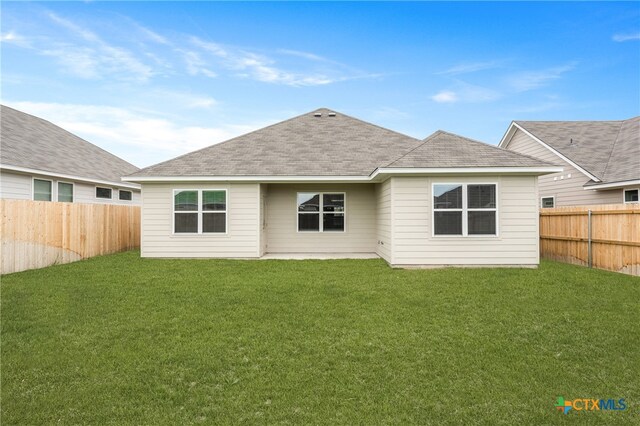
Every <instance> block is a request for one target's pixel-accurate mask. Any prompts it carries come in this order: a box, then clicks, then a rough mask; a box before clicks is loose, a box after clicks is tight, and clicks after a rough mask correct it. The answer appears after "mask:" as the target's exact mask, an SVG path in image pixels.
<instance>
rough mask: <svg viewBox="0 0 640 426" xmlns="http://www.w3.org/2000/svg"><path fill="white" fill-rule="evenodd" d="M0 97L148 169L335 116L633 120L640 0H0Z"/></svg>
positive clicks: (433, 126) (417, 130)
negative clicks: (298, 121)
mask: <svg viewBox="0 0 640 426" xmlns="http://www.w3.org/2000/svg"><path fill="white" fill-rule="evenodd" d="M1 40H2V103H4V104H7V105H10V106H13V107H15V108H17V109H20V110H23V111H25V112H29V113H32V114H35V115H38V116H41V117H43V118H46V119H49V120H51V121H53V122H54V123H56V124H58V125H61V126H62V127H64V128H66V129H68V130H70V131H72V132H73V133H76V134H78V135H80V136H82V137H84V138H85V139H87V140H89V141H91V142H93V143H96V144H97V145H99V146H101V147H103V148H105V149H107V150H109V151H111V152H113V153H115V154H116V155H119V156H121V157H123V158H125V159H127V160H129V161H131V162H133V163H134V164H136V165H138V166H146V165H150V164H153V163H156V162H159V161H162V160H166V159H169V158H172V157H174V156H177V155H179V154H183V153H185V152H188V151H192V150H194V149H197V148H201V147H204V146H208V145H211V144H213V143H217V142H221V141H223V140H226V139H228V138H230V137H232V136H236V135H239V134H242V133H246V132H248V131H250V130H254V129H257V128H260V127H263V126H265V125H268V124H271V123H274V122H277V121H280V120H283V119H286V118H289V117H291V116H293V115H298V114H301V113H304V112H307V111H311V110H313V109H316V108H318V107H329V108H333V109H336V110H338V111H341V112H344V113H346V114H350V115H353V116H356V117H358V118H362V119H364V120H367V121H371V122H374V123H376V124H379V125H382V126H385V127H388V128H391V129H393V130H397V131H400V132H403V133H406V134H409V135H411V136H414V137H418V138H424V137H426V136H428V135H429V134H431V133H432V132H434V131H435V130H437V129H443V130H448V131H451V132H455V133H459V134H461V135H464V136H468V137H471V138H475V139H479V140H482V141H485V142H488V143H493V144H496V143H498V142H499V140H500V138H501V137H502V135H503V133H504V132H505V131H506V129H507V126H508V125H509V123H510V121H511V120H514V119H523V120H596V119H600V120H615V119H624V118H629V117H632V116H635V115H639V114H640V3H638V2H626V3H591V2H590V3H574V2H572V3H548V2H540V3H506V2H500V3H480V2H477V3H461V2H460V3H444V2H439V3H365V2H358V3H330V2H318V3H291V2H284V3H207V2H195V3H184V2H181V3H172V2H135V3H116V2H88V3H54V2H43V3H22V2H21V3H8V2H3V4H2V30H1Z"/></svg>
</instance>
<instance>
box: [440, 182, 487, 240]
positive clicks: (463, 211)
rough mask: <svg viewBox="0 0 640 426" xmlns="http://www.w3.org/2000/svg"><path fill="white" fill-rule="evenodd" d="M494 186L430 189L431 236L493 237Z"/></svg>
mask: <svg viewBox="0 0 640 426" xmlns="http://www.w3.org/2000/svg"><path fill="white" fill-rule="evenodd" d="M496 187H497V185H496V184H486V183H469V184H458V183H454V184H451V183H447V184H444V183H443V184H434V185H433V235H436V236H446V235H458V236H469V235H497V215H498V210H497V198H496V192H497V191H496Z"/></svg>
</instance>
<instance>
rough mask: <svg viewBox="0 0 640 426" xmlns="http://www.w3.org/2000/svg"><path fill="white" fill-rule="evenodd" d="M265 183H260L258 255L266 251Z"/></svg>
mask: <svg viewBox="0 0 640 426" xmlns="http://www.w3.org/2000/svg"><path fill="white" fill-rule="evenodd" d="M266 195H267V184H265V183H263V184H260V222H259V224H258V225H259V227H260V256H263V255H264V254H265V253H266V252H267V216H266V213H265V211H266V208H267V197H266Z"/></svg>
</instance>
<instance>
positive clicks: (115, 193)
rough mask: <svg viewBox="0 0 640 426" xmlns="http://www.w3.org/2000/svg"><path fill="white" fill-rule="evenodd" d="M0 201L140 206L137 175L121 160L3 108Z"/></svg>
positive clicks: (0, 110)
mask: <svg viewBox="0 0 640 426" xmlns="http://www.w3.org/2000/svg"><path fill="white" fill-rule="evenodd" d="M0 122H1V126H0V127H1V146H0V198H8V199H19V200H38V201H60V202H69V203H71V202H73V203H102V204H129V205H131V204H139V203H140V185H138V184H133V183H126V182H122V180H121V178H122V176H124V175H128V174H131V173H133V172H135V171H137V170H138V168H137V167H136V166H134V165H132V164H129V163H127V162H126V161H124V160H123V159H121V158H118V157H116V156H115V155H113V154H110V153H108V152H107V151H105V150H103V149H101V148H99V147H97V146H95V145H93V144H91V143H89V142H87V141H85V140H84V139H81V138H79V137H78V136H76V135H74V134H72V133H69V132H67V131H66V130H64V129H62V128H60V127H58V126H56V125H55V124H53V123H50V122H48V121H46V120H43V119H41V118H38V117H34V116H33V115H29V114H26V113H24V112H20V111H17V110H15V109H13V108H9V107H7V106H4V105H2V106H0Z"/></svg>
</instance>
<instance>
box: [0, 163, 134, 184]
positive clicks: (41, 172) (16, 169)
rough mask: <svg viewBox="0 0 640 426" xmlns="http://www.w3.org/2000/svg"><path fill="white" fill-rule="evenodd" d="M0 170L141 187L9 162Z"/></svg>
mask: <svg viewBox="0 0 640 426" xmlns="http://www.w3.org/2000/svg"><path fill="white" fill-rule="evenodd" d="M0 170H9V171H13V172H19V173H26V174H31V175H40V176H48V177H52V178H56V179H67V180H74V181H79V182H87V183H95V184H98V185H107V186H116V187H122V188H131V189H140V185H136V184H131V183H122V182H112V181H108V180H100V179H93V178H86V177H81V176H74V175H67V174H63V173H55V172H48V171H45V170H38V169H29V168H27V167H18V166H11V165H8V164H0Z"/></svg>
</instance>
